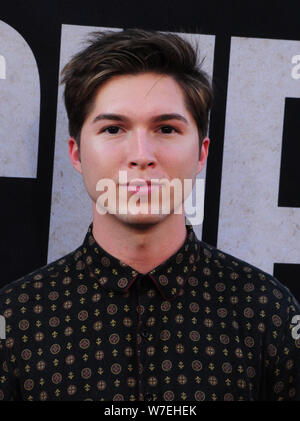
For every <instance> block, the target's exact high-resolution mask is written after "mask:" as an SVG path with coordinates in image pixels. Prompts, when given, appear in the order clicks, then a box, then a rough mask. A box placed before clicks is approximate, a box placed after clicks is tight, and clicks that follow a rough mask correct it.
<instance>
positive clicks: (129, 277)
mask: <svg viewBox="0 0 300 421" xmlns="http://www.w3.org/2000/svg"><path fill="white" fill-rule="evenodd" d="M92 230H93V223H91V224H90V226H89V228H88V231H87V234H86V236H85V239H84V242H83V245H82V247H83V250H84V253H85V254H86V255H87V257H86V261H87V262H88V263H89V268H90V274H91V276H92V277H94V278H96V279H97V281H98V282H99V283H100V285H101V286H102V287H103V288H105V289H106V290H108V291H114V292H118V293H126V292H127V291H128V290H129V288H130V287H131V286H132V285H133V284H134V282H135V281H136V279H138V278H139V277H145V276H148V277H149V279H151V280H152V282H153V286H156V287H157V289H158V290H159V292H160V294H161V295H162V297H163V298H164V299H167V300H172V299H174V298H175V297H176V296H177V295H180V294H181V293H182V292H183V286H184V284H185V282H186V281H187V278H188V276H189V275H191V274H192V273H194V272H195V271H196V269H197V266H196V263H197V262H198V260H199V259H200V255H199V249H200V242H199V240H198V238H197V236H196V234H195V232H194V230H193V227H192V225H190V224H186V230H187V233H186V238H185V241H184V244H183V245H182V246H181V247H180V248H179V249H178V250H177V252H176V253H174V254H173V255H172V256H171V257H169V258H168V259H167V260H166V261H165V262H163V263H161V264H160V265H159V266H157V267H156V268H154V269H153V270H151V271H150V272H148V273H147V274H141V273H139V272H138V271H136V270H134V269H133V268H132V267H130V266H129V265H127V264H126V263H124V262H122V261H121V260H119V259H117V258H116V257H114V256H112V255H111V254H109V253H107V252H106V251H105V250H104V249H103V248H102V247H101V246H100V245H99V244H98V243H97V242H96V240H95V238H94V236H93V231H92Z"/></svg>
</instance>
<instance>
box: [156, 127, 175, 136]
mask: <svg viewBox="0 0 300 421" xmlns="http://www.w3.org/2000/svg"><path fill="white" fill-rule="evenodd" d="M160 130H162V133H164V134H169V133H172V130H174V131H175V132H176V133H177V132H178V130H176V129H175V128H174V127H172V126H162V127H160Z"/></svg>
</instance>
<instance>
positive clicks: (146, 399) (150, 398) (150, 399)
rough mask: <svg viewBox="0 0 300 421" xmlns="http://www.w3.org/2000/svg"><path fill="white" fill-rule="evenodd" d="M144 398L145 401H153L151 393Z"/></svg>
mask: <svg viewBox="0 0 300 421" xmlns="http://www.w3.org/2000/svg"><path fill="white" fill-rule="evenodd" d="M144 399H145V401H152V399H153V395H152V394H151V393H146V394H145V396H144Z"/></svg>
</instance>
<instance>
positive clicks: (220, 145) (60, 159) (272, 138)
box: [0, 5, 300, 299]
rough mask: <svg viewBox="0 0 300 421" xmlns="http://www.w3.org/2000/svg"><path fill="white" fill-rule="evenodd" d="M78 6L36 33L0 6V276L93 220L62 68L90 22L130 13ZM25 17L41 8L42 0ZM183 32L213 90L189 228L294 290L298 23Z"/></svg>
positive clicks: (298, 246)
mask: <svg viewBox="0 0 300 421" xmlns="http://www.w3.org/2000/svg"><path fill="white" fill-rule="evenodd" d="M174 7H175V6H174ZM175 9H176V7H175ZM129 12H130V8H129V10H128V13H129ZM16 13H18V11H16ZM83 13H84V14H85V19H84V22H83V23H82V24H80V23H78V17H77V18H76V22H74V23H70V20H71V18H69V19H66V20H65V22H64V21H63V19H62V18H61V16H60V15H59V13H55V12H53V15H52V16H50V18H49V19H48V20H47V19H45V16H43V17H41V19H42V18H43V19H44V22H43V25H44V26H45V28H44V30H43V32H42V33H39V31H38V29H36V31H35V25H34V24H33V25H31V27H30V29H28V28H27V29H26V26H24V29H23V30H22V28H20V27H19V26H20V25H16V24H14V22H13V21H12V22H10V19H9V18H7V17H6V19H2V16H1V11H0V139H1V141H0V142H1V143H0V177H1V178H0V193H1V204H2V206H1V210H0V217H1V221H0V228H1V236H0V255H1V268H2V271H1V276H0V287H1V286H2V285H5V284H7V283H8V282H10V281H13V280H15V279H17V278H19V277H21V276H23V275H25V274H26V273H29V272H30V271H32V270H34V269H35V268H37V267H40V266H42V265H45V264H46V263H50V262H51V261H53V260H55V259H57V258H59V257H61V256H63V255H65V254H67V253H69V252H70V251H72V250H73V249H75V248H76V247H77V246H79V245H80V244H81V243H82V241H83V238H84V236H85V233H86V230H87V227H88V225H89V223H90V222H91V219H92V207H91V201H90V198H89V197H88V195H87V193H86V191H85V188H84V185H83V181H82V178H81V176H80V175H79V174H78V173H77V172H76V171H75V170H74V169H73V167H72V166H71V163H70V162H69V158H68V144H67V141H68V121H67V116H66V112H65V108H64V104H63V97H62V95H63V87H62V86H61V85H60V83H59V82H60V79H59V75H60V71H61V69H62V68H63V66H64V65H65V64H66V62H67V61H68V60H69V59H70V58H71V56H72V55H74V53H76V52H77V51H79V50H80V49H82V47H83V46H84V44H85V42H86V40H87V38H88V35H89V33H90V32H92V31H96V30H97V29H99V30H100V29H101V30H104V29H110V30H115V31H121V30H122V29H123V28H125V27H128V22H127V21H126V16H124V23H123V25H120V24H119V22H120V19H118V22H116V25H115V26H114V25H112V24H110V25H109V26H107V25H106V24H105V22H106V19H105V18H104V17H103V18H101V15H100V16H99V17H98V19H97V22H98V24H97V25H95V17H94V16H91V19H90V21H91V23H93V24H91V25H89V24H87V21H88V13H89V12H88V10H87V9H84V10H83ZM103 13H104V14H105V8H104V12H103ZM270 13H272V11H270ZM298 13H300V6H299V10H298ZM178 14H180V6H179V5H178ZM30 16H31V19H32V22H33V23H34V22H35V21H36V20H38V19H39V16H38V11H37V12H36V13H35V14H34V13H33V14H32V15H30ZM70 16H71V11H70ZM204 18H205V16H204V17H203V16H202V19H204ZM193 19H194V21H196V20H197V19H196V17H195V14H193ZM210 19H211V17H210ZM54 21H55V24H53V22H54ZM29 24H30V22H29ZM47 25H49V31H47ZM135 26H139V27H142V28H143V27H144V26H143V22H140V23H139V25H135ZM39 27H40V26H37V28H39ZM200 27H201V25H200ZM145 29H151V28H149V26H148V27H147V28H145ZM153 29H156V30H159V31H169V32H176V33H179V31H174V30H172V31H171V30H169V29H168V27H167V25H165V26H162V27H161V28H157V26H156V25H153ZM221 29H222V28H221ZM258 32H259V31H258ZM179 35H180V36H182V37H183V38H185V39H187V40H189V41H190V42H191V43H196V44H198V45H199V46H200V57H199V61H201V59H202V58H203V57H205V60H204V64H203V68H204V70H205V71H206V72H207V73H208V74H209V76H210V77H211V79H212V80H213V83H214V86H215V95H216V100H215V105H214V108H213V110H212V113H211V118H210V128H209V137H210V139H211V145H210V152H209V159H208V163H207V166H206V167H205V169H204V170H203V171H202V173H201V174H199V176H198V177H199V178H202V179H204V180H205V203H204V221H203V223H202V224H198V225H194V229H195V232H196V234H197V236H198V238H199V239H203V240H204V241H206V242H208V243H210V244H212V245H215V246H217V247H218V248H220V249H221V250H223V251H225V252H227V253H230V254H232V255H234V256H236V257H238V258H240V259H243V260H246V261H248V262H249V263H251V264H253V265H255V266H258V267H259V268H261V269H262V270H265V271H266V272H269V273H272V274H274V275H275V276H276V277H277V278H278V279H279V280H280V281H281V282H282V283H283V284H285V285H286V286H288V287H289V288H290V289H291V291H292V292H293V293H294V295H295V296H296V297H297V298H298V299H300V189H299V185H300V184H299V182H300V165H299V157H300V123H299V121H300V119H299V115H300V33H299V40H297V39H283V38H281V39H279V38H278V33H277V32H276V27H274V33H273V36H272V34H270V36H269V37H266V36H264V37H260V36H259V33H258V34H257V36H256V37H254V36H252V37H249V36H243V34H236V33H233V34H230V33H228V30H226V32H225V31H224V34H222V30H220V31H218V33H213V32H211V33H208V31H206V32H205V33H204V32H203V33H201V32H200V31H199V30H198V31H197V32H196V31H195V32H193V31H187V30H186V31H185V32H184V31H183V30H181V31H180V33H179ZM193 193H195V192H193Z"/></svg>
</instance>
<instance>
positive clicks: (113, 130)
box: [102, 126, 120, 134]
mask: <svg viewBox="0 0 300 421" xmlns="http://www.w3.org/2000/svg"><path fill="white" fill-rule="evenodd" d="M119 129H120V127H118V126H109V127H106V128H105V129H103V130H102V132H103V133H105V132H106V133H109V134H117V133H118V130H119Z"/></svg>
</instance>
